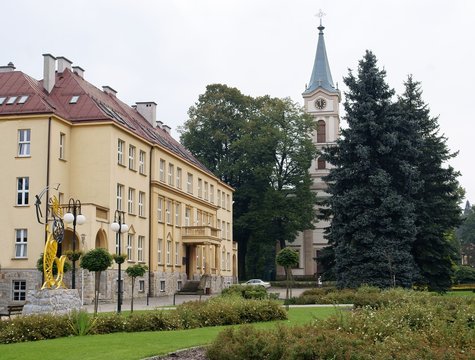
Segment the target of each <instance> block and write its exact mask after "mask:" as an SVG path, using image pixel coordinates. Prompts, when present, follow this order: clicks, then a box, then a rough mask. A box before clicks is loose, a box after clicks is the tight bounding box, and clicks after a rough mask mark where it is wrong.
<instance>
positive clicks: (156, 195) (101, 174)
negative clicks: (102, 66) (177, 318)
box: [0, 54, 237, 305]
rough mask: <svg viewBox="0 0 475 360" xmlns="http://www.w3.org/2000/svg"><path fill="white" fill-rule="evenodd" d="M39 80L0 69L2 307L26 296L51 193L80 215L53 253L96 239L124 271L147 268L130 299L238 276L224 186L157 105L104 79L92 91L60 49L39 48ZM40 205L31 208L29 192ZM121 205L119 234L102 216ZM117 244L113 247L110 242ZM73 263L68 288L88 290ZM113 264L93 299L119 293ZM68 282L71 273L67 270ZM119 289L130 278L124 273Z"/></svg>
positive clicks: (127, 287) (214, 286) (85, 276)
mask: <svg viewBox="0 0 475 360" xmlns="http://www.w3.org/2000/svg"><path fill="white" fill-rule="evenodd" d="M43 58H44V59H43V60H44V63H43V66H44V78H43V79H42V80H40V81H38V80H35V79H33V78H32V77H30V76H29V75H27V74H25V73H23V72H21V71H16V69H15V67H14V66H13V64H11V63H10V64H8V65H7V66H1V67H0V136H1V140H2V141H1V143H0V150H1V151H0V156H1V158H2V163H3V165H2V167H3V169H2V171H1V177H0V185H1V186H0V194H1V195H0V198H1V199H2V203H1V205H0V224H1V226H2V229H3V235H2V238H1V239H0V244H1V246H2V251H1V252H0V305H4V304H6V303H11V302H15V301H24V300H25V296H26V293H27V291H28V290H32V289H39V288H40V287H41V281H42V274H41V273H40V272H39V271H38V270H37V269H36V262H37V260H38V258H39V257H40V254H41V253H42V252H43V248H44V244H45V227H44V225H42V224H40V223H39V222H38V219H37V217H38V218H39V220H41V219H44V216H43V215H45V214H46V215H47V214H48V209H47V204H48V201H49V200H50V199H51V198H52V197H53V196H56V197H57V198H58V200H59V202H60V204H61V207H62V208H63V209H64V211H66V210H67V205H68V203H69V201H70V199H74V200H79V201H80V202H81V212H82V214H83V215H85V217H86V222H85V223H84V224H82V225H77V226H76V233H73V228H72V226H71V225H66V224H65V233H64V241H63V243H62V244H61V247H62V253H65V252H66V251H67V250H72V249H73V247H74V248H75V249H76V250H80V251H83V252H87V251H88V250H91V249H93V248H97V247H102V248H106V249H107V250H108V251H109V252H110V253H117V252H118V251H119V245H120V247H121V253H124V254H126V255H127V260H126V262H125V264H123V265H122V270H123V272H124V270H125V269H126V268H127V266H129V265H133V264H145V265H147V266H148V267H149V271H148V272H147V274H146V276H145V277H144V278H140V279H137V281H136V286H137V289H135V293H136V294H137V293H138V294H139V296H145V295H149V296H160V295H162V294H163V295H165V294H166V295H169V294H173V293H174V292H175V291H176V290H179V289H180V288H181V286H183V285H184V284H185V283H186V282H187V281H189V280H203V279H205V280H206V281H205V282H204V284H205V286H206V288H207V289H209V291H211V292H216V291H219V290H220V289H222V288H223V287H225V286H227V285H228V284H230V283H233V282H235V281H237V243H236V242H235V241H233V238H232V203H233V202H232V196H233V189H232V188H231V187H230V186H228V185H227V184H225V183H223V182H222V181H220V180H219V179H218V178H216V177H215V176H214V175H213V174H212V173H211V172H210V171H209V170H208V169H206V168H205V167H204V166H203V165H202V164H201V163H200V162H199V161H197V159H196V158H194V157H193V156H192V155H191V154H190V153H189V152H188V151H187V150H186V149H185V148H184V147H183V146H182V145H181V144H180V143H179V142H177V141H176V140H174V139H173V138H172V136H171V135H170V128H169V127H168V126H167V125H164V124H163V123H161V122H160V121H156V103H155V102H137V103H136V104H135V105H133V106H129V105H127V104H125V103H123V102H122V101H120V100H119V98H118V97H117V92H116V91H115V90H114V89H113V88H111V87H110V86H103V88H102V90H100V89H98V88H97V87H95V86H94V85H92V84H91V83H89V82H87V81H86V80H85V78H84V70H83V69H82V68H81V67H79V66H72V62H71V61H69V60H68V59H66V58H64V57H57V58H56V57H54V56H52V55H50V54H45V55H43ZM39 194H41V195H42V196H41V197H39V199H40V201H41V205H40V206H39V209H40V210H41V212H40V213H38V214H37V210H36V207H35V202H36V201H37V199H38V198H37V197H36V195H39ZM116 210H119V211H123V212H124V214H125V216H124V222H125V223H126V224H127V225H128V227H129V230H128V232H127V233H124V234H122V235H121V236H120V237H119V235H117V234H116V233H114V232H113V231H112V230H111V228H110V224H111V223H112V222H113V221H114V214H115V212H116ZM119 242H120V244H119ZM78 264H79V262H77V265H76V277H75V283H76V288H77V289H78V290H79V291H80V293H81V296H82V297H83V299H84V302H88V301H91V300H92V297H93V293H94V292H93V284H94V281H93V275H92V274H89V273H88V272H87V271H83V270H82V269H80V268H78ZM117 275H118V271H117V265H115V264H114V267H113V268H111V269H110V270H108V271H107V272H105V273H104V274H103V280H102V281H101V283H102V285H101V290H100V298H101V299H104V300H114V299H115V298H116V297H117V288H118V286H117V285H118V284H117V279H118V276H117ZM65 278H66V284H67V285H68V286H71V284H72V279H71V272H68V273H67V274H66V276H65ZM121 278H122V279H123V290H124V297H127V296H129V294H130V292H131V282H130V279H129V278H128V277H127V276H126V275H125V273H123V274H122V276H121Z"/></svg>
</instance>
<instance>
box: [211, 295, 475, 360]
mask: <svg viewBox="0 0 475 360" xmlns="http://www.w3.org/2000/svg"><path fill="white" fill-rule="evenodd" d="M354 294H355V298H360V299H363V300H362V301H361V302H369V301H370V300H371V302H372V303H373V304H376V306H362V307H360V308H357V309H356V310H354V311H353V312H347V313H343V312H340V313H339V314H337V315H336V316H333V317H331V318H329V319H327V320H324V321H315V322H314V323H313V324H309V325H307V326H301V327H293V328H284V327H280V328H277V329H274V330H271V331H269V330H267V331H264V330H256V329H255V328H246V329H244V328H241V329H234V330H226V331H225V332H223V333H221V334H219V336H218V337H217V338H216V340H215V341H214V342H213V343H212V345H211V346H210V347H209V348H208V356H209V358H210V359H211V360H216V359H222V360H231V359H243V360H246V359H262V358H265V359H347V358H348V359H396V358H397V359H473V358H475V299H473V298H452V297H444V296H440V295H434V294H430V293H419V292H415V291H404V290H401V289H395V290H388V291H381V292H379V291H376V290H374V289H373V288H369V289H368V288H363V289H361V291H355V292H354ZM307 296H312V295H311V294H307ZM314 296H317V294H315V293H314Z"/></svg>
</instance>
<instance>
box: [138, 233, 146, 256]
mask: <svg viewBox="0 0 475 360" xmlns="http://www.w3.org/2000/svg"><path fill="white" fill-rule="evenodd" d="M144 244H145V236H139V237H138V239H137V261H143V246H144Z"/></svg>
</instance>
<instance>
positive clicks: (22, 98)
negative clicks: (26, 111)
mask: <svg viewBox="0 0 475 360" xmlns="http://www.w3.org/2000/svg"><path fill="white" fill-rule="evenodd" d="M26 100H28V95H23V96H22V97H21V98H20V100H18V103H17V104H24V103H25V102H26Z"/></svg>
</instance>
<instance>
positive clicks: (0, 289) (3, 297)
mask: <svg viewBox="0 0 475 360" xmlns="http://www.w3.org/2000/svg"><path fill="white" fill-rule="evenodd" d="M14 280H24V281H26V293H28V291H31V290H38V289H40V288H41V285H42V284H41V281H42V274H41V273H40V272H39V271H38V270H37V269H14V270H9V269H6V270H4V269H2V270H0V307H5V306H6V305H8V304H12V303H15V301H13V281H14ZM18 302H19V303H24V301H18Z"/></svg>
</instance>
